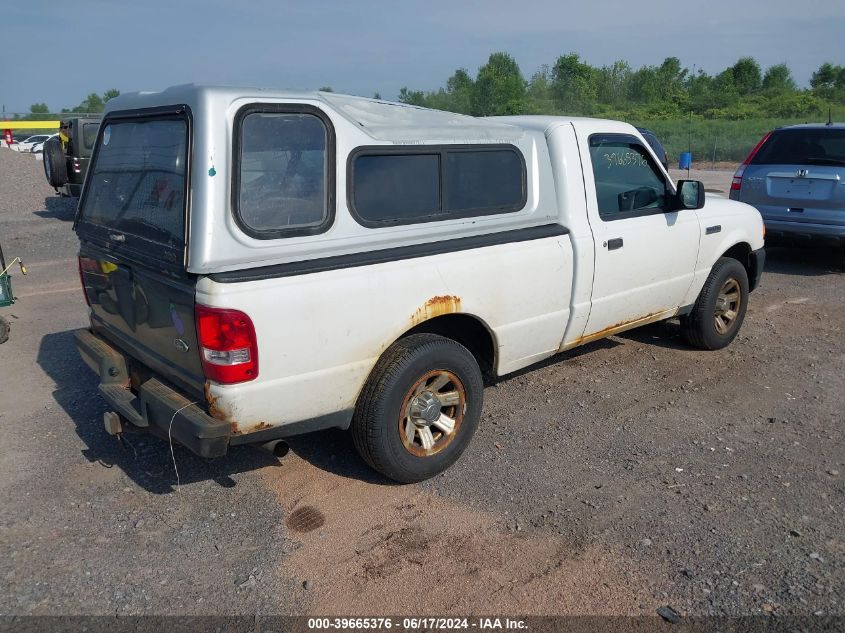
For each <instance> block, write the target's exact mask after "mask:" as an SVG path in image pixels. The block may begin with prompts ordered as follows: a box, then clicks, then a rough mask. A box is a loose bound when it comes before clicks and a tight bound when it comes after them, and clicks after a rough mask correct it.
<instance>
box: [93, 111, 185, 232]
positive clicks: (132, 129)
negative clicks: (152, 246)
mask: <svg viewBox="0 0 845 633" xmlns="http://www.w3.org/2000/svg"><path fill="white" fill-rule="evenodd" d="M104 125H105V127H104V128H103V133H102V137H101V140H100V146H99V147H98V149H97V153H96V157H95V159H94V163H93V165H92V167H91V171H90V173H89V175H88V182H87V185H86V191H85V194H84V197H83V199H82V201H81V202H80V219H81V220H83V221H85V222H90V223H92V224H96V225H100V226H103V227H105V228H108V229H110V230H114V231H116V232H119V233H124V234H130V235H134V236H138V237H142V238H144V239H147V240H152V241H154V242H159V243H161V244H166V245H171V246H180V245H184V239H185V198H186V163H187V158H188V155H187V154H188V124H187V121H186V120H185V119H184V118H155V119H148V120H134V119H131V120H114V121H110V122H107V123H105V124H104Z"/></svg>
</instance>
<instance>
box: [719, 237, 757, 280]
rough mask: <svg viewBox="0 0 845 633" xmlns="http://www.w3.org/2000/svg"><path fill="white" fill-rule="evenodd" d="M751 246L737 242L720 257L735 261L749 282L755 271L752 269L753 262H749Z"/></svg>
mask: <svg viewBox="0 0 845 633" xmlns="http://www.w3.org/2000/svg"><path fill="white" fill-rule="evenodd" d="M751 250H752V249H751V245H750V244H749V243H748V242H737V243H736V244H734V245H733V246H731V247H730V248H729V249H728V250H726V251H725V252H724V253H722V254H721V256H720V257H728V258H730V259H735V260H737V261H738V262H739V263H740V264H742V267H743V268H745V272H746V273H747V274H748V279H749V281H750V280H751V279H753V278H754V274H755V271H754V269H753V262H752V261H751Z"/></svg>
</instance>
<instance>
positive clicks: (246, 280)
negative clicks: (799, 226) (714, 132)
mask: <svg viewBox="0 0 845 633" xmlns="http://www.w3.org/2000/svg"><path fill="white" fill-rule="evenodd" d="M107 108H108V110H107V112H106V114H105V117H104V119H103V122H102V125H101V127H100V131H99V136H98V139H97V144H96V148H95V150H94V155H93V158H92V164H91V167H90V169H89V172H88V176H87V178H86V182H85V186H84V190H83V193H82V197H81V200H80V204H79V210H78V213H77V217H76V221H75V225H74V226H75V230H76V232H77V234H78V236H79V239H80V252H79V267H80V275H81V277H82V283H83V286H84V290H85V296H86V299H87V301H88V304H89V306H90V318H91V327H90V329H85V330H80V331H79V332H77V335H76V340H77V347H78V349H79V351H80V353H81V355H82V357H83V358H84V359H85V360H86V362H87V363H88V364H89V365H90V366H91V367H92V368H93V369H94V370H95V371H96V372H97V373H98V374H99V376H100V383H101V384H100V392H101V394H102V396H103V397H104V398H105V399H106V400H107V401H108V402H109V403H110V404H111V407H112V408H113V411H112V412H109V413H107V414H106V416H105V420H104V423H105V426H106V429H107V430H108V431H109V432H110V433H120V432H123V431H125V430H137V429H144V430H148V431H151V432H153V433H157V434H159V435H160V436H163V437H165V438H170V439H171V440H172V441H176V442H179V443H181V444H183V445H184V446H186V447H188V448H189V449H191V450H192V451H194V452H196V453H198V454H200V455H204V456H209V457H212V456H221V455H224V454H225V453H226V451H227V449H228V447H229V446H232V445H237V444H261V445H264V446H265V447H268V448H271V449H274V450H275V451H276V452H277V454H278V453H280V452H281V450H282V448H283V447H284V442H283V440H284V438H285V437H288V436H290V435H293V434H299V433H304V432H308V431H315V430H319V429H326V428H332V427H338V428H342V429H347V428H351V432H352V435H353V438H354V442H355V445H356V447H357V448H358V450H359V452H360V453H361V456H362V457H363V458H364V459H365V460H366V461H367V463H369V464H370V465H371V466H372V467H373V468H375V469H376V470H378V471H380V472H381V473H383V474H384V475H386V476H387V477H390V478H392V479H395V480H397V481H402V482H410V481H418V480H421V479H424V478H427V477H431V476H432V475H434V474H436V473H438V472H441V471H443V470H444V469H445V468H447V467H448V466H449V465H451V464H452V463H453V462H454V461H455V460H456V459H458V457H459V456H460V455H461V453H462V452H463V450H464V449H465V447H466V446H467V444H468V442H469V441H470V439H471V437H472V435H473V433H474V431H475V429H476V427H477V426H478V424H479V419H480V414H481V407H482V399H483V388H484V381H483V376H484V377H489V378H490V379H495V377H497V376H504V375H506V374H509V373H511V372H514V371H517V370H519V369H522V368H524V367H526V366H528V365H531V364H532V363H536V362H537V361H540V360H542V359H544V358H547V357H549V356H552V355H554V354H557V353H558V352H561V351H564V350H568V349H571V348H573V347H575V346H578V345H582V344H584V343H586V342H589V341H593V340H596V339H599V338H602V337H606V336H610V335H612V334H615V333H618V332H622V331H624V330H627V329H630V328H633V327H636V326H639V325H644V324H646V323H652V322H655V321H660V320H662V319H669V318H673V317H680V320H681V326H682V331H683V333H684V334H685V337H686V339H687V340H688V341H689V343H690V344H691V345H693V346H694V347H698V348H704V349H718V348H721V347H724V346H725V345H727V344H728V343H730V342H731V340H733V338H734V337H735V336H736V334H737V331H738V330H739V327H740V325H741V323H742V320H743V317H744V315H745V310H746V307H747V303H748V296H749V292H750V291H751V290H753V289H754V287H755V286H756V285H757V283H758V281H759V279H760V275H761V272H762V268H763V254H764V251H763V250H762V247H763V223H762V221H761V218H760V214H759V213H758V212H757V211H756V210H755V209H753V208H752V207H750V206H747V205H745V204H742V203H738V202H734V201H731V200H727V199H724V198H720V197H711V196H708V197H707V199H706V200H705V195H704V189H703V186H702V184H701V183H699V182H696V181H681V182H679V183H677V185H676V184H674V183H673V182H672V180H671V179H670V178H669V176H668V175H667V173H666V172H665V170H664V169H663V167H662V166H661V165H660V161H659V159H658V157H656V156H654V154H653V152H652V151H651V149H650V148H649V146H648V145H647V144H646V143H644V142H643V140H642V137H641V136H640V135H639V134H638V133H637V131H636V129H635V128H634V127H632V126H630V125H627V124H625V123H619V122H615V121H602V120H594V119H578V118H567V117H546V116H524V117H507V118H496V119H477V118H472V117H466V116H461V115H456V114H451V113H447V112H439V111H432V110H426V109H422V108H416V107H413V106H407V105H402V104H395V103H387V102H384V101H377V100H372V99H363V98H357V97H348V96H341V95H336V94H326V93H301V94H300V93H291V92H281V91H279V92H276V91H264V90H257V89H242V88H216V87H198V86H178V87H174V88H170V89H167V90H164V91H162V92H155V93H135V94H128V95H121V96H120V97H118V98H116V99H113V100H111V101H109V103H108V106H107Z"/></svg>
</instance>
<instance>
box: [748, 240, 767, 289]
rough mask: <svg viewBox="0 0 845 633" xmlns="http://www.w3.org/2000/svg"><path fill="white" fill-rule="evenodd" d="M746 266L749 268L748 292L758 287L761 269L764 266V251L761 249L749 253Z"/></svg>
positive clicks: (761, 274) (761, 273)
mask: <svg viewBox="0 0 845 633" xmlns="http://www.w3.org/2000/svg"><path fill="white" fill-rule="evenodd" d="M748 264H749V267H750V268H751V275H749V278H748V291H749V292H751V291H753V290H754V289H755V288H756V287H757V286H759V285H760V278H761V277H762V276H763V268H764V267H765V265H766V249H765V248H761V249H759V250H756V251H751V254H750V255H749V256H748Z"/></svg>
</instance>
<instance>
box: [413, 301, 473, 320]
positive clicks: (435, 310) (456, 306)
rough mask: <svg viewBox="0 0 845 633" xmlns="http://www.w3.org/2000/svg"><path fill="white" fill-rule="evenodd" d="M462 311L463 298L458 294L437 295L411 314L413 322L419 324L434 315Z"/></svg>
mask: <svg viewBox="0 0 845 633" xmlns="http://www.w3.org/2000/svg"><path fill="white" fill-rule="evenodd" d="M460 311H461V298H460V297H458V296H456V295H437V296H436V297H432V298H431V299H429V300H428V301H426V302H425V303H424V304H423V305H422V306H420V307H419V308H417V311H416V312H414V314H413V315H412V316H411V323H412V324H413V325H418V324H420V323H422V322H423V321H428V320H429V319H433V318H434V317H438V316H442V315H444V314H454V313H455V312H460Z"/></svg>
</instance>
